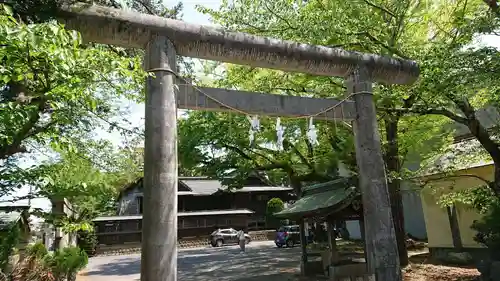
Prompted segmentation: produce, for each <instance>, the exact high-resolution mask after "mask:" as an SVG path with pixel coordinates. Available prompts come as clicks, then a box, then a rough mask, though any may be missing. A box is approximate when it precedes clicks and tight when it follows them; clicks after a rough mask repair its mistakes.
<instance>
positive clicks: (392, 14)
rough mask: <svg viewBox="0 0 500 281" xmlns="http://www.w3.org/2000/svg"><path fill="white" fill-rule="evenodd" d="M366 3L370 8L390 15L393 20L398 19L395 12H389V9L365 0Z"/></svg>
mask: <svg viewBox="0 0 500 281" xmlns="http://www.w3.org/2000/svg"><path fill="white" fill-rule="evenodd" d="M364 2H365V3H366V4H367V5H368V6H370V7H372V8H375V9H377V10H380V11H382V12H384V13H386V14H388V15H390V16H391V17H393V18H395V17H396V15H395V14H394V13H393V12H391V11H389V10H388V9H387V8H384V7H382V6H378V5H376V4H374V3H372V2H370V1H368V0H364Z"/></svg>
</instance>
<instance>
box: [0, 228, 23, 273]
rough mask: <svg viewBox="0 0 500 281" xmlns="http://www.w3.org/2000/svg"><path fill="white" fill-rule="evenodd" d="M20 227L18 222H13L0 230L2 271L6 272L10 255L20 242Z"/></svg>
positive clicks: (0, 266)
mask: <svg viewBox="0 0 500 281" xmlns="http://www.w3.org/2000/svg"><path fill="white" fill-rule="evenodd" d="M19 236H20V229H19V226H18V225H17V224H11V225H9V226H7V227H6V228H5V230H4V231H1V232H0V271H1V272H4V273H5V272H6V271H7V270H8V267H9V261H10V257H11V256H12V255H13V254H14V249H15V247H16V246H17V244H18V243H19Z"/></svg>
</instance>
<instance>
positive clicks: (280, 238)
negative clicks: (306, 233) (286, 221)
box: [274, 225, 300, 248]
mask: <svg viewBox="0 0 500 281" xmlns="http://www.w3.org/2000/svg"><path fill="white" fill-rule="evenodd" d="M274 243H275V244H276V246H277V247H278V248H281V247H283V246H287V247H293V246H294V245H295V244H300V228H299V226H298V225H286V226H282V227H280V228H279V229H278V230H276V239H275V241H274Z"/></svg>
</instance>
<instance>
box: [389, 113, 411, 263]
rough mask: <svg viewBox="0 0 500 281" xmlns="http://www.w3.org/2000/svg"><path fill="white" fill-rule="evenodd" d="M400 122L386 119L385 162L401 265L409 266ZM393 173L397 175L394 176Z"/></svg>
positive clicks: (395, 119)
mask: <svg viewBox="0 0 500 281" xmlns="http://www.w3.org/2000/svg"><path fill="white" fill-rule="evenodd" d="M398 123H399V117H394V116H388V117H386V118H385V119H384V124H385V135H386V141H387V145H386V149H385V162H386V165H387V171H388V174H389V182H388V187H389V196H390V201H391V211H392V220H393V222H394V230H395V232H396V241H397V245H398V254H399V263H400V264H401V266H407V265H408V263H409V261H408V250H407V249H406V232H405V227H404V226H405V224H404V213H403V196H402V194H401V180H399V178H398V176H399V174H400V172H401V163H400V161H399V159H400V158H399V143H398ZM391 175H392V177H391ZM393 175H397V176H396V177H394V176H393Z"/></svg>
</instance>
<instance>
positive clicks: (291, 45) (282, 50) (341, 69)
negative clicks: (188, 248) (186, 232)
mask: <svg viewBox="0 0 500 281" xmlns="http://www.w3.org/2000/svg"><path fill="white" fill-rule="evenodd" d="M61 14H62V15H61V20H62V21H64V22H65V23H66V26H67V27H68V28H70V29H75V30H78V31H79V32H80V33H81V34H82V36H83V38H84V40H86V41H91V42H96V43H102V44H111V45H117V46H122V47H126V48H144V49H146V56H145V58H144V60H145V67H146V70H147V71H149V72H153V73H155V74H156V75H155V76H154V77H150V78H148V79H147V81H146V120H145V129H146V138H145V159H144V162H145V164H144V206H145V208H144V217H143V239H142V256H141V280H143V281H176V280H177V124H176V122H177V120H176V118H177V115H176V112H177V107H179V108H187V109H202V110H217V111H221V110H227V108H224V107H223V106H221V105H220V104H218V103H215V102H211V101H209V100H206V99H207V97H206V95H204V94H201V93H200V92H199V91H197V90H195V89H193V88H192V87H189V86H186V85H184V86H183V87H180V85H179V86H176V83H177V78H176V73H175V71H176V55H182V56H187V57H194V58H201V59H209V60H216V61H222V62H228V63H234V64H243V65H250V66H253V67H263V68H271V69H279V70H283V71H292V72H303V73H308V74H313V75H322V76H339V77H344V78H345V80H346V82H347V88H348V90H347V94H348V95H349V96H352V98H353V99H354V102H352V101H347V102H344V103H343V104H342V105H341V106H339V107H337V108H334V109H333V110H332V111H330V112H328V113H326V114H325V118H326V119H330V120H336V119H344V120H346V119H347V120H350V121H353V128H354V134H355V141H356V158H357V163H358V166H359V174H360V188H361V192H362V198H363V206H364V218H365V221H364V225H365V232H366V235H365V239H366V250H367V263H368V268H369V270H373V271H374V273H375V275H376V278H377V280H379V281H399V280H401V271H400V268H399V260H398V251H397V245H396V238H395V233H394V225H393V222H392V217H391V209H390V203H389V195H388V190H387V179H386V175H385V170H384V162H383V159H382V152H381V144H380V135H379V132H378V128H377V121H376V111H375V106H374V102H373V96H372V83H373V82H383V83H386V84H411V83H413V82H414V81H415V80H416V79H417V78H418V75H419V68H418V65H417V64H416V63H415V62H413V61H407V60H399V59H394V58H388V57H381V56H377V55H371V54H362V53H357V52H349V51H345V50H342V49H332V48H327V47H322V46H312V45H306V44H300V43H296V42H290V41H282V40H278V39H271V38H262V37H258V36H254V35H249V34H244V33H236V32H228V31H225V30H223V29H218V28H213V27H207V26H201V25H196V24H189V23H185V22H182V21H178V20H172V19H166V18H161V17H157V16H151V15H146V14H140V13H136V12H133V11H125V10H118V9H113V8H108V7H102V6H95V5H89V4H78V5H75V6H71V7H65V8H64V9H63V12H62V13H61ZM179 88H180V89H181V90H179ZM202 90H203V91H204V92H206V93H209V95H211V96H213V97H214V98H217V99H218V100H220V101H221V102H222V103H224V104H226V105H230V106H231V107H233V108H236V109H239V110H242V111H244V112H248V113H254V114H261V115H274V116H307V115H311V114H314V113H317V112H320V111H321V110H324V109H325V108H329V107H332V106H334V105H335V104H337V103H339V101H337V100H334V99H315V98H304V97H291V96H282V95H271V94H262V93H248V92H241V91H234V90H224V89H213V88H203V89H202Z"/></svg>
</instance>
